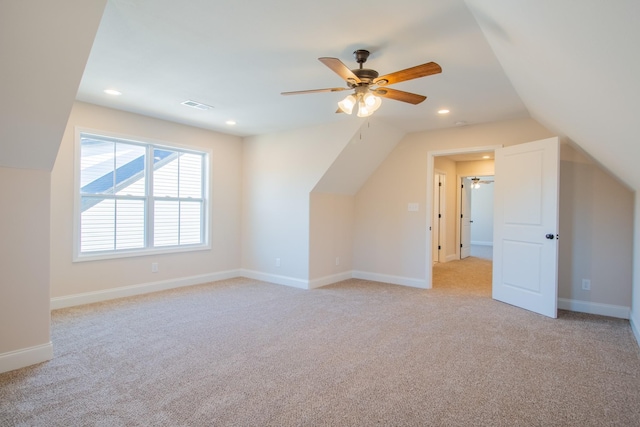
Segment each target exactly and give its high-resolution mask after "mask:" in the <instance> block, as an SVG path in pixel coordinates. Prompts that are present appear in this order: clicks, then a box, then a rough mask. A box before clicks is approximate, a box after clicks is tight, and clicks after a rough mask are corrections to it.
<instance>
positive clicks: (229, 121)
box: [225, 120, 236, 126]
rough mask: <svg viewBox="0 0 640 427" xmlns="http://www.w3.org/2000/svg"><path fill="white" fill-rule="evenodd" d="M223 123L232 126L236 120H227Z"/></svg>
mask: <svg viewBox="0 0 640 427" xmlns="http://www.w3.org/2000/svg"><path fill="white" fill-rule="evenodd" d="M225 123H226V124H228V125H229V126H233V125H235V124H236V121H235V120H227V121H226V122H225Z"/></svg>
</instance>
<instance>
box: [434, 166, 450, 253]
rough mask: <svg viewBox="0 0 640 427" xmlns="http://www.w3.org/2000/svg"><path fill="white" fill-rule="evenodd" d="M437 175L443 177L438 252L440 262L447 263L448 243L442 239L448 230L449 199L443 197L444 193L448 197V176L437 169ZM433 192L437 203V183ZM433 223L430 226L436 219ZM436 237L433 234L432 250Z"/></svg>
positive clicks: (435, 172)
mask: <svg viewBox="0 0 640 427" xmlns="http://www.w3.org/2000/svg"><path fill="white" fill-rule="evenodd" d="M436 175H439V176H441V177H442V181H441V183H442V186H441V187H440V188H439V192H440V197H439V203H440V206H439V207H440V209H439V212H440V215H441V217H440V218H439V219H440V221H439V222H438V228H437V230H436V231H437V232H438V236H437V237H438V243H439V245H440V250H439V251H438V262H445V255H444V254H445V251H446V250H447V242H445V241H443V239H442V235H443V234H444V233H443V229H445V230H446V228H447V215H446V213H447V200H446V199H447V198H446V197H442V196H443V193H444V195H445V196H446V194H447V193H446V189H447V174H446V173H444V172H443V171H441V170H439V169H435V170H434V172H433V176H434V178H435V176H436ZM433 184H434V185H433V190H434V194H433V196H434V200H433V202H434V203H435V181H434V183H433ZM433 208H435V206H433ZM432 213H433V214H435V212H434V211H432ZM432 220H433V222H432V223H430V224H435V223H436V218H433V217H432ZM434 237H436V236H434V235H433V234H431V248H432V249H433V238H434Z"/></svg>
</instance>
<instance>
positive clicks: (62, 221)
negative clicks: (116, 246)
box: [51, 102, 242, 306]
mask: <svg viewBox="0 0 640 427" xmlns="http://www.w3.org/2000/svg"><path fill="white" fill-rule="evenodd" d="M76 126H79V127H84V128H90V129H92V130H95V131H97V132H100V131H106V132H114V133H116V134H121V135H127V136H131V137H134V138H135V137H143V138H149V139H153V140H157V141H164V142H169V143H177V144H183V145H186V146H191V147H194V148H205V149H210V150H212V156H211V162H212V165H211V181H210V188H211V199H210V206H209V208H210V213H211V215H210V227H211V249H210V250H202V251H196V252H185V253H178V254H163V255H153V256H151V255H146V256H136V257H128V258H119V259H111V260H101V261H83V262H75V263H74V262H72V254H73V252H72V251H73V198H74V185H73V182H74V170H75V165H74V144H75V141H74V138H75V127H76ZM241 179H242V139H241V138H239V137H236V136H230V135H224V134H219V133H216V132H212V131H208V130H204V129H198V128H193V127H189V126H184V125H179V124H175V123H170V122H166V121H163V120H158V119H152V118H149V117H145V116H140V115H136V114H131V113H126V112H123V111H116V110H112V109H108V108H103V107H99V106H96V105H91V104H86V103H82V102H76V103H75V104H74V106H73V110H72V112H71V116H70V118H69V121H68V124H67V128H66V131H65V134H64V137H63V139H62V144H61V146H60V150H59V152H58V157H57V159H56V162H55V166H54V168H53V172H52V174H51V249H52V250H51V295H52V297H54V299H56V301H57V300H60V299H62V300H65V298H66V300H67V301H71V302H73V298H71V296H74V295H76V296H77V295H78V294H86V293H101V294H102V295H104V292H105V291H109V290H112V291H113V290H114V289H116V288H121V287H127V286H134V285H135V286H138V285H149V286H151V285H156V284H158V283H159V282H160V283H162V284H163V285H166V286H167V287H171V283H172V281H179V283H184V280H185V279H186V278H194V279H193V281H195V282H196V283H197V282H201V283H202V282H206V281H209V280H214V279H215V278H217V277H219V276H218V275H219V274H223V275H224V274H227V273H226V272H229V273H228V274H229V275H237V274H238V271H239V268H240V215H241V214H240V212H241V197H240V195H241V191H242V188H241ZM152 262H157V263H158V264H159V272H158V273H152V272H151V263H152ZM193 281H192V282H193ZM173 284H174V285H175V284H176V283H173ZM107 295H108V293H107ZM119 295H120V294H118V293H114V294H113V296H119ZM85 297H86V295H85ZM86 301H87V299H86V298H85V299H80V300H78V302H86ZM71 302H70V303H71ZM70 303H69V304H70ZM57 304H58V306H64V305H66V304H67V303H64V302H58V303H57Z"/></svg>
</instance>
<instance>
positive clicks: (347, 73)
mask: <svg viewBox="0 0 640 427" xmlns="http://www.w3.org/2000/svg"><path fill="white" fill-rule="evenodd" d="M318 61H320V62H322V63H323V64H324V65H326V66H327V67H329V68H331V69H332V70H333V72H334V73H336V74H337V75H339V76H340V77H342V79H343V80H344V81H346V82H347V83H349V82H353V83H360V78H359V77H358V76H356V75H355V74H353V71H351V70H350V69H349V67H347V66H346V65H344V63H343V62H342V61H340V60H339V59H338V58H326V57H322V58H318Z"/></svg>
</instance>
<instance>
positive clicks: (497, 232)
mask: <svg viewBox="0 0 640 427" xmlns="http://www.w3.org/2000/svg"><path fill="white" fill-rule="evenodd" d="M558 150H559V143H558V138H549V139H544V140H540V141H534V142H530V143H527V144H520V145H514V146H511V147H507V148H500V149H498V150H496V152H495V171H496V172H495V173H496V180H495V183H494V185H495V189H494V230H493V232H494V235H493V236H494V238H493V298H494V299H496V300H499V301H503V302H506V303H509V304H512V305H515V306H518V307H521V308H524V309H527V310H531V311H534V312H536V313H540V314H543V315H545V316H549V317H553V318H555V317H557V307H558V241H557V233H558V180H559V179H558V178H559V175H558V171H559V155H558V152H559V151H558Z"/></svg>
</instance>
